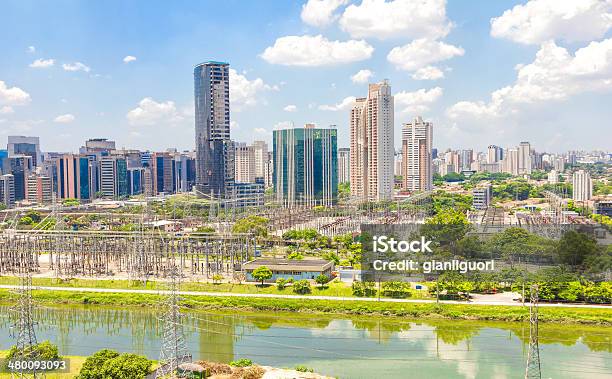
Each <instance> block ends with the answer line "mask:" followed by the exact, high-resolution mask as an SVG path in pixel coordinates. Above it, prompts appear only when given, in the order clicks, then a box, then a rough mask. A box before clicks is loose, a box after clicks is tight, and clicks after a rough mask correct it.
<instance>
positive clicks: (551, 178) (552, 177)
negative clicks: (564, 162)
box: [548, 170, 559, 184]
mask: <svg viewBox="0 0 612 379" xmlns="http://www.w3.org/2000/svg"><path fill="white" fill-rule="evenodd" d="M557 183H559V173H558V172H557V170H550V172H549V173H548V184H557Z"/></svg>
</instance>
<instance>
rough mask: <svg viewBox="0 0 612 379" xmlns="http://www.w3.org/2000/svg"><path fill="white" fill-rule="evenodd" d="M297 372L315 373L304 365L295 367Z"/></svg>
mask: <svg viewBox="0 0 612 379" xmlns="http://www.w3.org/2000/svg"><path fill="white" fill-rule="evenodd" d="M295 371H297V372H314V370H313V369H311V368H309V367H306V366H303V365H298V366H295Z"/></svg>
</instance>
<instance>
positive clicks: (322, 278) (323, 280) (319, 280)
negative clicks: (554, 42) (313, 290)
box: [315, 274, 329, 287]
mask: <svg viewBox="0 0 612 379" xmlns="http://www.w3.org/2000/svg"><path fill="white" fill-rule="evenodd" d="M315 282H317V284H318V285H319V286H321V287H323V286H324V285H325V284H327V283H328V282H329V278H328V277H327V275H325V274H321V275H319V276H317V277H316V278H315Z"/></svg>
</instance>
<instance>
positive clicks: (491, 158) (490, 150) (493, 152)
mask: <svg viewBox="0 0 612 379" xmlns="http://www.w3.org/2000/svg"><path fill="white" fill-rule="evenodd" d="M503 158H504V149H502V148H501V147H499V146H495V145H489V147H487V163H497V162H499V161H501V160H502V159H503Z"/></svg>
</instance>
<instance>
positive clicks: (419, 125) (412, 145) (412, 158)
mask: <svg viewBox="0 0 612 379" xmlns="http://www.w3.org/2000/svg"><path fill="white" fill-rule="evenodd" d="M432 139H433V124H432V123H431V122H425V121H423V119H422V118H421V117H417V118H415V119H414V120H413V121H412V122H411V123H407V124H404V125H403V129H402V157H403V163H402V169H403V173H402V176H403V180H404V185H403V187H404V189H406V190H408V191H429V190H431V189H432V188H433V184H432V176H433V172H432V163H431V146H432Z"/></svg>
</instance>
